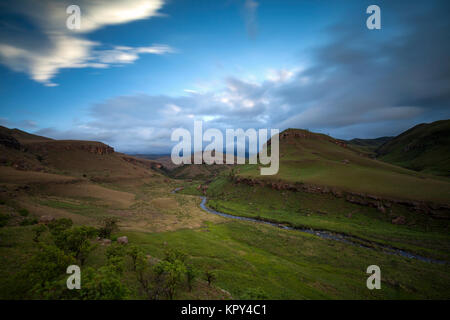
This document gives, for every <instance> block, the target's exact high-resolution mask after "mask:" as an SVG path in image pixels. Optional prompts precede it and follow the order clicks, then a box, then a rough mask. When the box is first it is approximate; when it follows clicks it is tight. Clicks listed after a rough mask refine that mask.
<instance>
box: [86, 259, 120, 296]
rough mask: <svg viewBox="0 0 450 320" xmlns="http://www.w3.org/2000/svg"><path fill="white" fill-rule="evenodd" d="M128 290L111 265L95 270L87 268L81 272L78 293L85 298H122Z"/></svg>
mask: <svg viewBox="0 0 450 320" xmlns="http://www.w3.org/2000/svg"><path fill="white" fill-rule="evenodd" d="M128 294H129V290H128V289H127V288H126V287H125V286H124V285H123V284H122V282H121V278H120V274H118V273H117V272H116V270H115V269H114V268H113V267H112V266H104V267H101V268H99V269H97V270H94V269H93V268H87V269H86V270H85V271H84V273H83V282H82V289H81V290H80V295H81V298H82V299H86V300H122V299H125V298H126V297H127V296H128Z"/></svg>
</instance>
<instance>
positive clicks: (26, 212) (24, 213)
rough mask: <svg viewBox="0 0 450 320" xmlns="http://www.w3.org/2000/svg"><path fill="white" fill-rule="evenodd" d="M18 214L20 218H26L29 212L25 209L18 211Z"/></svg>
mask: <svg viewBox="0 0 450 320" xmlns="http://www.w3.org/2000/svg"><path fill="white" fill-rule="evenodd" d="M19 214H20V215H21V216H22V217H26V216H28V215H29V214H30V212H29V211H28V210H27V209H20V210H19Z"/></svg>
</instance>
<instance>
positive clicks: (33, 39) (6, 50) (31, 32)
mask: <svg viewBox="0 0 450 320" xmlns="http://www.w3.org/2000/svg"><path fill="white" fill-rule="evenodd" d="M71 4H72V3H71V2H70V1H50V0H41V1H30V0H28V1H27V0H17V1H14V3H8V4H0V10H1V11H2V12H3V14H4V16H5V20H4V22H3V23H2V28H0V39H1V40H0V63H2V64H4V65H5V66H7V67H8V68H10V69H12V70H14V71H17V72H24V73H27V74H28V75H29V76H30V77H31V78H32V79H33V80H35V81H38V82H40V83H43V84H45V85H47V86H55V85H56V84H55V83H53V82H52V81H51V79H52V78H54V76H55V75H56V74H58V73H59V71H60V70H61V69H69V68H87V67H90V68H108V67H110V66H114V65H117V64H127V63H132V62H134V61H136V60H137V59H138V58H139V56H140V55H142V54H165V53H170V52H173V49H172V48H170V47H169V46H167V45H152V46H146V47H120V46H116V47H113V48H107V49H105V48H103V46H102V44H101V43H99V42H96V41H92V40H88V39H86V36H85V35H86V34H88V33H91V32H93V31H95V30H98V29H100V28H102V27H105V26H109V25H116V24H123V23H128V22H132V21H136V20H139V19H147V18H150V17H154V16H157V15H159V13H158V10H159V9H160V8H161V7H162V6H163V4H164V2H163V1H162V0H128V1H125V0H108V1H100V0H98V1H90V0H84V1H77V4H78V5H79V7H80V8H81V29H79V30H69V29H68V28H67V27H66V19H67V17H68V15H67V13H66V8H67V7H68V6H69V5H71ZM17 17H20V19H17ZM19 21H21V22H19Z"/></svg>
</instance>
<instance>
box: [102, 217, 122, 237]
mask: <svg viewBox="0 0 450 320" xmlns="http://www.w3.org/2000/svg"><path fill="white" fill-rule="evenodd" d="M118 222H119V220H118V219H117V218H114V217H107V218H104V219H103V220H102V226H101V227H100V229H99V234H98V235H99V237H100V238H104V239H110V238H111V234H112V233H113V232H115V231H117V230H119V226H118V225H117V223H118Z"/></svg>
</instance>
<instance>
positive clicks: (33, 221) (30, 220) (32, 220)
mask: <svg viewBox="0 0 450 320" xmlns="http://www.w3.org/2000/svg"><path fill="white" fill-rule="evenodd" d="M38 222H39V221H38V219H37V218H30V217H28V218H25V219H23V220H22V221H21V222H20V225H21V226H32V225H34V224H37V223H38Z"/></svg>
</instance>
